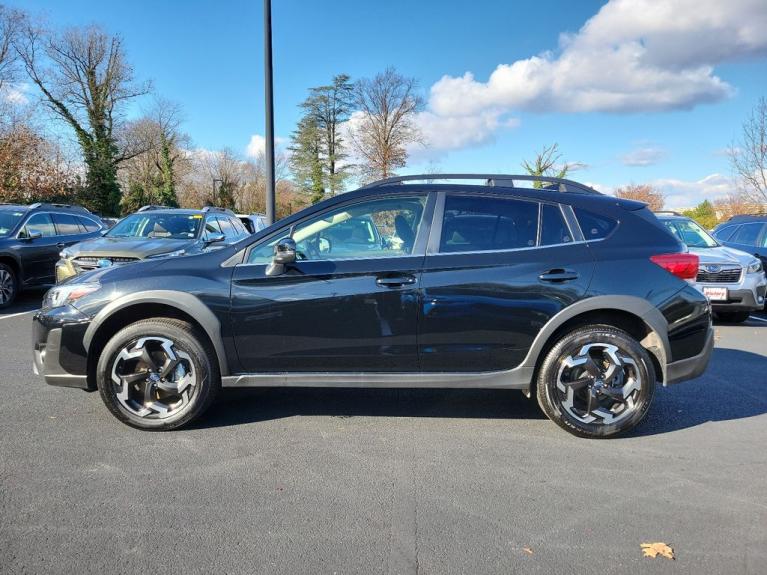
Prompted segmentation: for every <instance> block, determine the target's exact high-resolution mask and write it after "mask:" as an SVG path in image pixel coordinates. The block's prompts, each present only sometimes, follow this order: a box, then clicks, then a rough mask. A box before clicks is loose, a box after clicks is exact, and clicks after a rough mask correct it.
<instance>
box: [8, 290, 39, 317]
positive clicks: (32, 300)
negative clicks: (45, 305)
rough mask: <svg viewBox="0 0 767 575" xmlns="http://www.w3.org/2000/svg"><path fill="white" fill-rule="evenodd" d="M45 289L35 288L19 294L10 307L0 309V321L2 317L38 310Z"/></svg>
mask: <svg viewBox="0 0 767 575" xmlns="http://www.w3.org/2000/svg"><path fill="white" fill-rule="evenodd" d="M46 289H47V288H35V289H30V290H28V291H24V292H22V293H20V294H19V295H18V296H17V298H16V301H15V302H13V304H12V305H10V306H8V307H6V308H3V309H0V319H2V317H3V316H8V315H14V314H17V313H26V312H28V311H35V310H37V309H39V308H40V305H41V304H42V300H43V296H44V295H45V291H46Z"/></svg>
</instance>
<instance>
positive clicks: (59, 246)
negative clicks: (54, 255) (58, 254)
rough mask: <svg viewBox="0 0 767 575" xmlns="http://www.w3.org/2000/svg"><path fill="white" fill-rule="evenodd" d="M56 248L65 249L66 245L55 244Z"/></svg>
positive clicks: (62, 243)
mask: <svg viewBox="0 0 767 575" xmlns="http://www.w3.org/2000/svg"><path fill="white" fill-rule="evenodd" d="M56 247H57V248H65V247H67V244H65V243H64V242H59V243H57V244H56Z"/></svg>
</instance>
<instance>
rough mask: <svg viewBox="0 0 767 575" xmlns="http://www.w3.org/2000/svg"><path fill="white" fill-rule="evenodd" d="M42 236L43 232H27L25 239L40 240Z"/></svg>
mask: <svg viewBox="0 0 767 575" xmlns="http://www.w3.org/2000/svg"><path fill="white" fill-rule="evenodd" d="M41 237H43V234H42V232H26V233H25V234H24V238H23V239H25V240H28V241H30V242H31V241H32V240H39V239H40V238H41Z"/></svg>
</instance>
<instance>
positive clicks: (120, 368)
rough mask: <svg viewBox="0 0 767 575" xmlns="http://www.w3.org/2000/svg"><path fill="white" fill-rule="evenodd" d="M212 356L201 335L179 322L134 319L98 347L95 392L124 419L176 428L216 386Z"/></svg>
mask: <svg viewBox="0 0 767 575" xmlns="http://www.w3.org/2000/svg"><path fill="white" fill-rule="evenodd" d="M215 358H216V355H215V352H214V351H213V349H212V348H211V346H210V344H209V343H208V341H207V339H206V338H205V337H204V335H202V334H201V333H200V332H199V331H198V330H196V329H195V328H194V327H193V326H191V325H190V324H188V323H186V322H184V321H180V320H177V319H172V318H158V319H149V320H142V321H138V322H136V323H133V324H131V325H129V326H127V327H125V328H123V329H122V330H120V331H119V332H117V333H116V334H115V335H114V336H113V337H112V338H111V339H110V340H109V342H108V343H107V345H106V346H105V348H104V350H103V351H102V353H101V356H100V357H99V362H98V366H97V368H96V369H97V384H98V388H99V392H100V394H101V398H102V399H103V400H104V403H105V404H106V406H107V407H108V408H109V411H111V412H112V414H113V415H114V416H115V417H117V419H119V420H120V421H122V422H123V423H126V424H128V425H131V426H133V427H137V428H139V429H151V430H171V429H177V428H179V427H181V426H183V425H186V424H187V423H189V422H190V421H192V420H193V419H195V418H196V417H198V416H200V415H201V414H202V413H203V412H204V411H205V410H206V409H207V408H208V406H210V404H211V403H212V402H213V400H214V398H215V396H216V394H217V392H218V390H219V388H220V387H221V380H220V376H219V372H218V365H217V362H216V360H215Z"/></svg>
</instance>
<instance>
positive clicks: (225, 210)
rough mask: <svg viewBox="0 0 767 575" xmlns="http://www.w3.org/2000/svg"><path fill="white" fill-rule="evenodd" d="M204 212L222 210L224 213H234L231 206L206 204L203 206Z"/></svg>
mask: <svg viewBox="0 0 767 575" xmlns="http://www.w3.org/2000/svg"><path fill="white" fill-rule="evenodd" d="M202 211H203V212H221V213H224V214H234V212H233V211H232V210H230V209H229V208H219V207H218V206H205V207H204V208H202Z"/></svg>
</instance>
